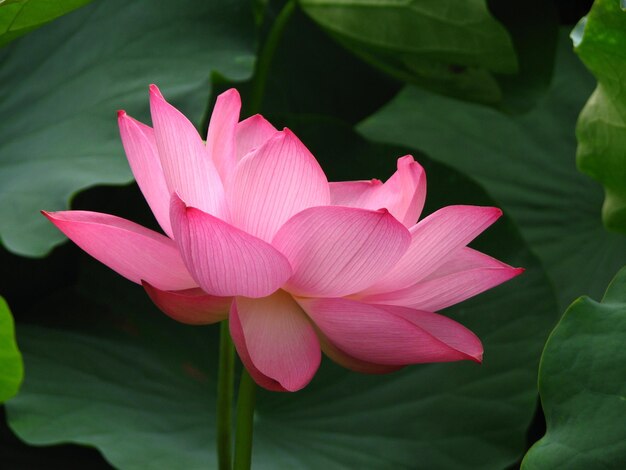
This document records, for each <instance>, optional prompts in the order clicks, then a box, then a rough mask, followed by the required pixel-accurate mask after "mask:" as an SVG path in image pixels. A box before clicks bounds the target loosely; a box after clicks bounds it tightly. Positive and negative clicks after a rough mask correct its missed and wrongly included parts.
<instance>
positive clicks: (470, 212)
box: [364, 206, 502, 295]
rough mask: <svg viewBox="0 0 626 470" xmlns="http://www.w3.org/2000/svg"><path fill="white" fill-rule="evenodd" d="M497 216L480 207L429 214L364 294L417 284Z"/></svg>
mask: <svg viewBox="0 0 626 470" xmlns="http://www.w3.org/2000/svg"><path fill="white" fill-rule="evenodd" d="M501 215H502V211H501V210H500V209H498V208H495V207H480V206H447V207H444V208H442V209H439V210H438V211H437V212H434V213H432V214H431V215H429V216H428V217H426V218H425V219H423V220H422V221H420V222H419V223H418V224H417V225H415V226H413V227H412V228H411V245H410V246H409V248H408V250H406V253H405V254H404V256H403V257H402V258H401V259H400V261H399V262H398V263H397V264H396V265H395V266H394V268H393V269H392V270H391V271H389V272H388V273H387V274H386V275H385V276H384V277H383V278H382V279H380V280H379V281H378V282H377V283H376V284H375V285H373V286H371V287H369V288H368V289H367V290H366V291H365V292H364V294H367V295H369V294H378V293H383V292H390V291H396V290H399V289H404V288H405V287H409V286H411V285H413V284H415V283H417V282H419V281H421V280H422V279H424V278H425V277H426V276H428V275H429V274H431V273H432V272H433V271H434V270H435V269H437V268H438V267H439V266H441V265H442V264H443V263H445V262H446V261H447V260H448V259H450V258H451V257H452V256H454V255H455V254H456V253H457V252H458V250H460V249H461V248H463V247H464V246H465V245H467V244H468V243H469V242H471V241H472V240H473V239H474V238H476V236H478V235H479V234H480V233H481V232H483V231H484V230H485V229H486V228H487V227H489V226H490V225H491V224H493V223H494V222H495V221H496V220H497V219H498V218H499V217H500V216H501Z"/></svg>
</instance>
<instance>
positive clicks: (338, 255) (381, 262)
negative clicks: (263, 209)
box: [272, 206, 410, 297]
mask: <svg viewBox="0 0 626 470" xmlns="http://www.w3.org/2000/svg"><path fill="white" fill-rule="evenodd" d="M409 241H410V236H409V232H408V230H407V229H406V228H405V227H404V226H403V225H402V224H401V223H400V222H398V221H397V220H396V219H394V218H393V217H392V216H391V214H389V212H388V211H387V210H385V209H382V210H380V211H369V210H365V209H357V208H352V207H341V206H326V207H312V208H310V209H306V210H304V211H302V212H300V213H299V214H296V215H295V216H294V217H292V218H291V219H289V221H287V223H285V225H283V226H282V227H281V229H280V230H279V231H278V233H277V234H276V236H275V237H274V240H273V241H272V244H273V245H274V246H275V247H276V248H277V249H278V250H280V251H281V253H283V254H284V255H285V256H286V257H287V259H288V260H289V262H290V263H291V266H292V267H293V277H292V278H291V279H289V282H288V283H287V284H286V287H285V289H287V290H288V291H289V292H292V293H293V294H295V295H301V296H316V297H341V296H344V295H348V294H352V293H354V292H357V291H359V290H361V289H364V288H365V287H367V286H369V285H371V284H372V283H374V282H376V280H377V279H378V278H380V277H381V276H382V275H384V274H385V272H386V271H389V270H390V269H391V268H392V267H393V266H394V265H395V264H396V262H397V261H398V260H399V259H400V257H401V256H402V255H403V253H404V252H405V251H406V249H407V247H408V245H409Z"/></svg>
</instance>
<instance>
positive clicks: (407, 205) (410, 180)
mask: <svg viewBox="0 0 626 470" xmlns="http://www.w3.org/2000/svg"><path fill="white" fill-rule="evenodd" d="M330 196H331V203H332V204H333V205H337V206H348V207H360V208H362V209H371V210H376V209H381V208H385V209H387V210H389V212H391V215H393V216H394V217H395V218H396V219H398V220H399V221H400V222H402V223H403V224H404V225H405V226H406V227H409V228H410V227H412V226H413V225H414V224H415V222H417V219H418V218H419V216H420V214H421V212H422V209H423V207H424V201H425V200H426V173H425V172H424V169H423V168H422V166H421V165H420V164H419V163H417V162H416V161H415V160H414V159H413V157H412V156H411V155H406V156H404V157H402V158H399V159H398V170H397V171H396V172H395V173H394V174H393V175H392V176H391V178H389V179H388V180H387V181H386V182H385V183H384V184H383V183H382V182H380V181H379V180H371V181H344V182H338V183H330Z"/></svg>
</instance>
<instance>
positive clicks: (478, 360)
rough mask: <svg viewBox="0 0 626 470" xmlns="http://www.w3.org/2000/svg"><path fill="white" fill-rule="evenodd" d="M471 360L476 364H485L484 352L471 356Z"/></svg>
mask: <svg viewBox="0 0 626 470" xmlns="http://www.w3.org/2000/svg"><path fill="white" fill-rule="evenodd" d="M470 360H472V361H474V362H475V363H476V364H481V365H482V363H483V351H481V352H480V353H478V354H476V355H474V356H470Z"/></svg>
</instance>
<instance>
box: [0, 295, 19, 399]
mask: <svg viewBox="0 0 626 470" xmlns="http://www.w3.org/2000/svg"><path fill="white" fill-rule="evenodd" d="M23 378H24V366H23V364H22V355H21V353H20V351H19V349H18V348H17V343H16V342H15V327H14V324H13V316H12V315H11V311H10V310H9V306H8V305H7V303H6V301H5V300H4V299H3V298H2V297H0V403H3V402H5V401H7V400H8V399H9V398H11V397H13V396H14V395H15V394H16V393H17V392H18V390H19V388H20V385H21V383H22V380H23Z"/></svg>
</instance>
